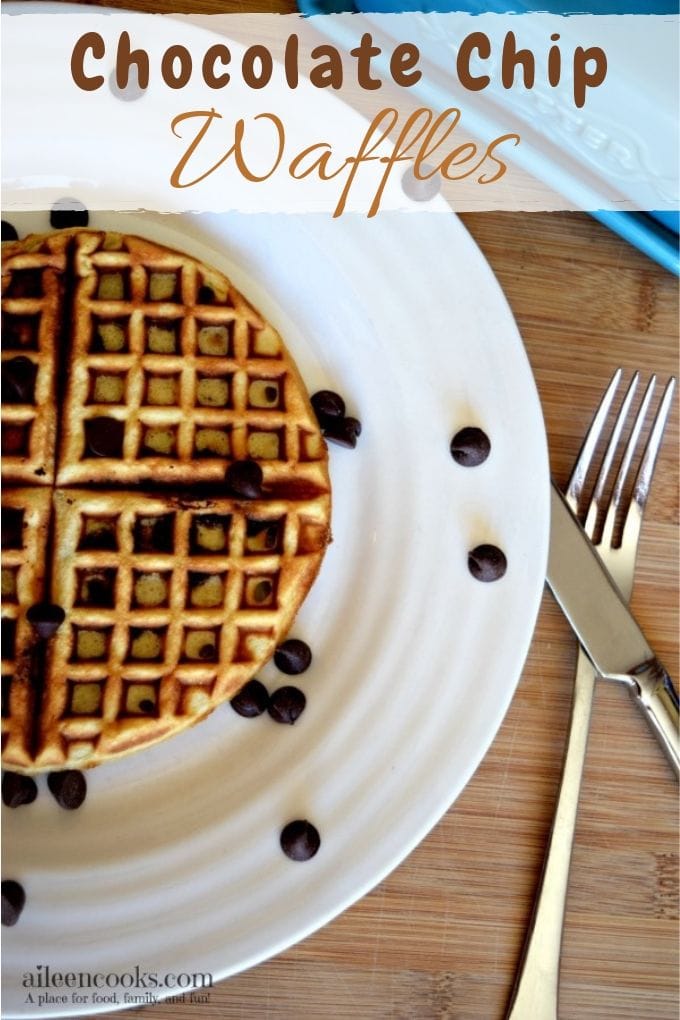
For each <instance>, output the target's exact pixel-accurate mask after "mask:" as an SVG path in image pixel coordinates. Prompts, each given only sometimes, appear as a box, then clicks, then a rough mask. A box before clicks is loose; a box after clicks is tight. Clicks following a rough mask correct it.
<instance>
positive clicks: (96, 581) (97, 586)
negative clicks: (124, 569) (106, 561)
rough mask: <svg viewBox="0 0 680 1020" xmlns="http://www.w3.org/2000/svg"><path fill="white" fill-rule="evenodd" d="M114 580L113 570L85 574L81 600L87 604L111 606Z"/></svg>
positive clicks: (114, 573)
mask: <svg viewBox="0 0 680 1020" xmlns="http://www.w3.org/2000/svg"><path fill="white" fill-rule="evenodd" d="M115 580H116V572H115V570H101V571H97V572H93V573H90V574H87V576H86V577H85V580H84V584H83V588H84V591H83V596H84V597H83V601H84V602H85V603H87V605H89V606H105V607H111V606H113V604H114V586H115Z"/></svg>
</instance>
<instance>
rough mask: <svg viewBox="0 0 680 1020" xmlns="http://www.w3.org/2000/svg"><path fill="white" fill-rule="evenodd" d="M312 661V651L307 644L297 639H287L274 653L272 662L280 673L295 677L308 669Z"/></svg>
mask: <svg viewBox="0 0 680 1020" xmlns="http://www.w3.org/2000/svg"><path fill="white" fill-rule="evenodd" d="M311 661H312V651H311V648H310V647H309V645H308V644H306V643H305V642H304V641H300V639H299V638H289V639H288V641H284V642H283V644H281V645H279V647H278V648H277V649H276V651H275V652H274V662H275V664H276V666H277V668H278V669H280V670H281V672H282V673H287V674H288V676H297V675H298V673H304V671H305V670H306V669H308V668H309V664H310V663H311Z"/></svg>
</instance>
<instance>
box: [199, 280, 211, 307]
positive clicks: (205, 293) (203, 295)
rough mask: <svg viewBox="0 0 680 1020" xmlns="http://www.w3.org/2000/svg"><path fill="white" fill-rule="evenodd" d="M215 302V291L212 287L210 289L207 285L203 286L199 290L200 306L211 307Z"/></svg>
mask: <svg viewBox="0 0 680 1020" xmlns="http://www.w3.org/2000/svg"><path fill="white" fill-rule="evenodd" d="M214 300H215V291H214V290H213V289H212V287H208V286H207V284H205V283H204V284H203V285H202V286H201V287H199V288H198V304H199V305H211V304H212V303H213V301H214Z"/></svg>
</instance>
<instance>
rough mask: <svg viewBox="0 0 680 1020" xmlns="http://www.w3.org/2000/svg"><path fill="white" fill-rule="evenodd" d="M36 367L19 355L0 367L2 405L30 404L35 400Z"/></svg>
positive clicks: (28, 359) (33, 363)
mask: <svg viewBox="0 0 680 1020" xmlns="http://www.w3.org/2000/svg"><path fill="white" fill-rule="evenodd" d="M37 374H38V366H37V365H36V364H35V362H33V361H31V360H30V358H24V357H23V355H20V356H19V357H18V358H12V359H11V360H10V361H5V362H4V363H3V366H2V402H3V404H32V403H33V402H34V400H35V378H36V376H37Z"/></svg>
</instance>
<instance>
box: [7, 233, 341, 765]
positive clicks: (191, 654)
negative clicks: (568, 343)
mask: <svg viewBox="0 0 680 1020" xmlns="http://www.w3.org/2000/svg"><path fill="white" fill-rule="evenodd" d="M2 295H3V296H2V319H3V345H2V361H3V391H2V450H3V457H2V479H3V499H2V505H3V540H2V549H3V559H2V597H3V604H2V628H3V634H2V636H3V648H2V695H3V698H2V741H3V748H2V760H3V764H4V765H5V766H6V767H8V768H12V769H15V770H17V771H25V772H32V771H40V770H44V769H50V770H54V769H60V768H67V767H79V768H82V767H89V766H92V765H97V764H100V763H101V762H103V761H106V760H109V759H111V758H114V757H116V756H119V755H122V754H126V753H129V752H131V751H134V750H139V749H141V748H143V747H146V746H148V745H150V744H153V743H156V742H157V741H159V740H162V739H165V738H166V737H168V736H170V735H171V734H173V733H176V732H178V731H180V730H182V729H184V728H185V727H187V726H188V725H191V724H192V723H194V722H196V721H197V720H199V719H201V718H203V717H204V716H205V715H207V714H208V713H209V712H210V711H212V709H213V708H215V706H216V705H218V704H220V703H221V702H223V701H225V700H226V699H229V698H232V697H233V696H234V694H235V693H236V692H237V691H238V690H239V689H240V688H241V686H242V685H243V684H244V683H245V682H246V681H247V680H248V679H249V678H251V677H252V676H253V675H254V673H255V672H256V671H257V670H258V669H259V667H260V666H261V665H262V664H263V663H264V662H265V661H267V660H268V659H269V658H270V657H271V656H272V654H273V652H274V649H275V647H276V645H277V644H279V643H280V642H281V640H282V639H283V637H284V636H285V634H286V633H287V631H288V629H289V627H290V625H291V622H292V620H293V618H294V616H295V613H296V611H297V609H298V608H299V606H300V604H301V602H302V600H303V599H304V597H305V595H306V593H307V591H308V590H309V587H310V586H311V584H312V582H313V580H314V578H315V576H316V574H317V571H318V569H319V566H320V563H321V559H322V557H323V553H324V551H325V548H326V545H327V543H328V541H329V519H330V485H329V478H328V464H327V450H326V446H325V443H324V440H323V437H322V435H321V432H320V429H319V426H318V423H317V421H316V418H315V415H314V412H313V411H312V409H311V406H310V404H309V400H308V397H307V394H306V391H305V388H304V384H303V383H302V380H301V378H300V375H299V373H298V371H297V368H296V366H295V364H294V362H293V360H292V358H291V357H290V355H289V353H288V352H287V350H286V349H285V347H284V344H283V342H282V340H281V338H280V336H279V335H278V333H277V332H276V330H275V329H274V328H273V327H272V326H271V325H270V324H269V323H267V322H266V321H265V320H264V319H263V318H262V316H261V315H259V313H258V312H257V311H255V310H254V309H253V308H252V307H251V306H250V305H249V304H248V302H247V301H246V300H245V299H244V297H243V296H242V295H241V294H240V293H239V292H238V291H237V290H236V289H235V288H234V287H233V285H232V284H231V282H230V281H229V280H228V279H227V278H226V277H225V276H224V275H223V274H222V273H220V272H218V271H217V270H215V269H212V268H210V267H209V266H206V265H204V264H202V263H200V262H198V261H197V260H195V259H194V258H192V257H190V256H188V255H185V254H183V253H181V252H177V251H172V250H170V249H168V248H164V247H161V246H159V245H157V244H155V243H152V242H151V241H148V240H146V239H144V238H140V237H132V236H127V235H123V234H115V233H106V232H102V231H92V230H81V229H77V230H66V231H60V232H58V233H55V234H47V235H40V236H31V237H28V238H26V239H24V240H23V241H13V242H9V243H5V244H3V272H2ZM243 462H245V463H246V464H247V465H248V462H254V463H255V464H256V465H257V467H256V468H253V470H254V471H255V473H256V478H257V485H256V491H248V490H244V491H239V490H234V489H233V488H232V489H231V490H230V487H229V485H228V484H227V483H226V482H225V478H226V477H227V476H228V472H229V470H230V469H231V471H233V469H234V465H242V464H243ZM248 466H250V467H252V465H248ZM232 477H233V475H232ZM260 479H261V483H260ZM239 496H240V498H239ZM245 496H249V497H251V498H245ZM44 603H51V604H56V605H58V606H60V607H61V608H62V609H63V610H64V612H65V619H64V621H63V623H62V624H61V626H59V627H58V629H56V631H55V632H54V634H53V635H52V634H50V636H49V637H46V636H45V633H44V631H43V633H42V634H41V632H40V629H39V628H37V627H36V626H33V625H32V624H31V622H30V621H29V619H28V618H27V612H28V610H29V609H30V607H31V606H34V605H36V604H44Z"/></svg>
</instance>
